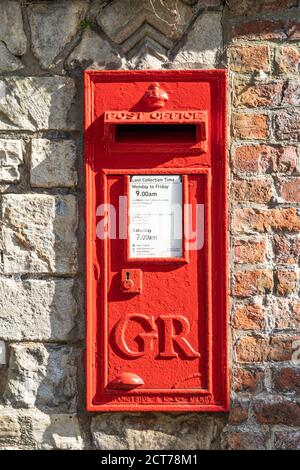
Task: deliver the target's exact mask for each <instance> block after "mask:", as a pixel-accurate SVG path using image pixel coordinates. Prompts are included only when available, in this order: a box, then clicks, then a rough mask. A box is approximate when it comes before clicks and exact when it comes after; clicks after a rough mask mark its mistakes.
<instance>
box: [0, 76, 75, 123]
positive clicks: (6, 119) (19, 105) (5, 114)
mask: <svg viewBox="0 0 300 470" xmlns="http://www.w3.org/2000/svg"><path fill="white" fill-rule="evenodd" d="M74 95H75V84H74V81H73V80H72V79H71V78H65V77H58V76H54V77H9V78H3V79H1V80H0V130H16V129H22V130H29V131H35V130H43V129H57V130H72V129H75V128H76V127H78V124H76V123H75V117H73V115H71V114H72V113H71V111H70V110H71V105H72V102H73V99H74Z"/></svg>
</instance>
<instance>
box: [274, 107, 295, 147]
mask: <svg viewBox="0 0 300 470" xmlns="http://www.w3.org/2000/svg"><path fill="white" fill-rule="evenodd" d="M275 134H276V137H277V138H278V139H279V140H300V111H299V110H296V109H293V110H290V111H280V112H279V113H278V114H277V115H276V116H275Z"/></svg>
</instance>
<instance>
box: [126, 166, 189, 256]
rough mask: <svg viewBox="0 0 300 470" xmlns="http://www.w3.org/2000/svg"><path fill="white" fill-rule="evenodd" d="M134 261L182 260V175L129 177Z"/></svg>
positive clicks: (130, 235)
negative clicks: (150, 259)
mask: <svg viewBox="0 0 300 470" xmlns="http://www.w3.org/2000/svg"><path fill="white" fill-rule="evenodd" d="M129 213H130V214H129V220H130V222H129V224H130V225H129V238H130V242H129V245H130V257H131V258H181V257H182V178H181V176H180V175H134V176H131V177H130V190H129Z"/></svg>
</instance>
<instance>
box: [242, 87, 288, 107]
mask: <svg viewBox="0 0 300 470" xmlns="http://www.w3.org/2000/svg"><path fill="white" fill-rule="evenodd" d="M282 87H283V84H282V83H279V82H277V83H256V84H247V83H238V84H237V85H236V86H235V89H234V90H235V99H234V104H235V106H246V107H247V108H258V107H260V106H262V107H274V106H279V105H280V103H281V96H282ZM295 94H296V91H294V92H292V95H293V96H295Z"/></svg>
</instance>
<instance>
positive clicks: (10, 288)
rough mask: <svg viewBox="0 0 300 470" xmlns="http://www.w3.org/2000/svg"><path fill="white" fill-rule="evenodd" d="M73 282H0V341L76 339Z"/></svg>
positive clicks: (66, 280) (64, 280) (76, 327)
mask: <svg viewBox="0 0 300 470" xmlns="http://www.w3.org/2000/svg"><path fill="white" fill-rule="evenodd" d="M73 287H74V285H73V280H71V279H57V280H51V281H48V280H47V281H46V280H36V279H34V280H25V281H20V280H14V279H1V280H0V338H2V339H4V340H8V341H21V340H27V341H28V340H43V341H68V340H76V339H78V334H79V331H78V326H77V321H76V320H77V319H76V313H77V309H76V302H75V299H74V297H73V294H72V289H73Z"/></svg>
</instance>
